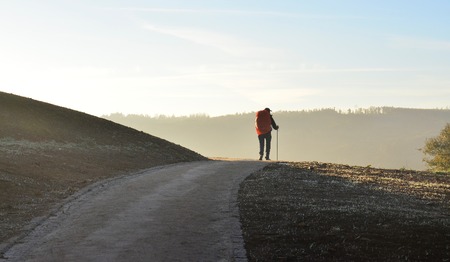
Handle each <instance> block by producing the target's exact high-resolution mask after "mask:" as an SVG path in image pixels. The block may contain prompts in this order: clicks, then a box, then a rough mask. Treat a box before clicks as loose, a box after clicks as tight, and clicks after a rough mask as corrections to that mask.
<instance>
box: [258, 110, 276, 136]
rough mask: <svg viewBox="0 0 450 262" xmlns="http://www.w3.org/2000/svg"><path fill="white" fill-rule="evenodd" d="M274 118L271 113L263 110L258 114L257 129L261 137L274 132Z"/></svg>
mask: <svg viewBox="0 0 450 262" xmlns="http://www.w3.org/2000/svg"><path fill="white" fill-rule="evenodd" d="M271 125H272V118H271V116H270V112H269V111H267V110H261V111H258V112H256V119H255V127H256V133H257V134H258V136H259V135H262V134H267V133H269V132H270V131H272V127H271Z"/></svg>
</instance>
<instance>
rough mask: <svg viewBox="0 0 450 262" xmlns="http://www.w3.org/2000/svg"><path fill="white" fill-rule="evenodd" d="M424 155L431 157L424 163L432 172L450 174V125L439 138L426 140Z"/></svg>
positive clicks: (449, 124)
mask: <svg viewBox="0 0 450 262" xmlns="http://www.w3.org/2000/svg"><path fill="white" fill-rule="evenodd" d="M423 153H424V154H425V155H429V157H427V156H426V157H425V158H424V161H425V162H426V163H427V164H428V166H429V167H430V169H431V170H433V171H438V172H450V123H448V124H447V125H446V126H445V128H444V129H443V130H442V131H441V133H440V134H439V136H437V137H434V138H430V139H427V140H426V143H425V147H424V148H423Z"/></svg>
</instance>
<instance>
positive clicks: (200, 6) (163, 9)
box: [0, 0, 450, 116]
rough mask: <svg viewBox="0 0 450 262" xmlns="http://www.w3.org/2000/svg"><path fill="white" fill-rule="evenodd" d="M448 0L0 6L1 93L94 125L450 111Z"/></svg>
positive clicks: (171, 0) (176, 0)
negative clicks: (102, 119)
mask: <svg viewBox="0 0 450 262" xmlns="http://www.w3.org/2000/svg"><path fill="white" fill-rule="evenodd" d="M449 10H450V2H449V1H443V0H436V1H416V0H413V1H411V0H408V1H407V0H399V1H388V0H381V1H375V2H371V1H357V0H344V1H332V0H318V1H301V0H299V1H297V0H295V1H294V0H286V1H255V0H251V1H206V0H195V1H180V0H165V1H156V0H150V1H141V0H131V1H119V0H111V1H87V0H80V1H59V2H58V1H47V0H43V1H26V2H24V1H2V2H1V3H0V36H1V38H2V42H1V44H0V46H1V48H0V70H1V72H2V77H1V78H0V90H1V91H4V92H9V93H13V94H17V95H21V96H26V97H30V98H33V99H36V100H40V101H44V102H48V103H52V104H55V105H59V106H64V107H68V108H71V109H75V110H78V111H82V112H86V113H89V114H92V115H96V116H101V115H105V114H110V113H114V112H122V113H125V114H147V115H162V114H164V115H175V116H182V115H191V114H208V115H210V116H221V115H228V114H235V113H238V112H252V111H256V110H259V109H261V108H265V107H271V108H272V109H273V110H275V111H290V110H305V109H317V108H337V109H341V110H347V109H355V108H369V107H383V106H387V107H401V108H427V109H428V108H429V109H434V108H448V107H449V106H450V102H449V101H450V88H449V84H450V34H448V30H447V28H448V27H449V26H450V16H449V15H448V13H449Z"/></svg>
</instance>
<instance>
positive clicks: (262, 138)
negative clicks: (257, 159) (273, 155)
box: [258, 132, 272, 158]
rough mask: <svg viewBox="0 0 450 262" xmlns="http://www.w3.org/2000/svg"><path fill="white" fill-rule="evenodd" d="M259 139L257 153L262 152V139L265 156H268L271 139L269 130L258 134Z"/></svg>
mask: <svg viewBox="0 0 450 262" xmlns="http://www.w3.org/2000/svg"><path fill="white" fill-rule="evenodd" d="M258 140H259V155H260V156H262V155H263V154H264V141H265V142H266V158H269V155H270V142H271V141H272V134H271V132H269V133H267V134H262V135H259V136H258Z"/></svg>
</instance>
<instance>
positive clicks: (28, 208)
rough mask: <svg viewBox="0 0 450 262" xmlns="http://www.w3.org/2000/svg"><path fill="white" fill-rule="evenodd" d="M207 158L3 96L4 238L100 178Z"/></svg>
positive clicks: (0, 225) (0, 209) (0, 221)
mask: <svg viewBox="0 0 450 262" xmlns="http://www.w3.org/2000/svg"><path fill="white" fill-rule="evenodd" d="M205 159H206V158H205V157H203V156H201V155H199V154H197V153H195V152H193V151H191V150H189V149H186V148H184V147H182V146H179V145H176V144H173V143H170V142H169V141H166V140H164V139H161V138H158V137H155V136H152V135H149V134H146V133H143V132H139V131H137V130H134V129H132V128H129V127H125V126H122V125H119V124H117V123H114V122H112V121H109V120H105V119H102V118H98V117H94V116H91V115H88V114H85V113H81V112H77V111H74V110H70V109H67V108H62V107H58V106H54V105H51V104H47V103H43V102H39V101H35V100H32V99H29V98H24V97H20V96H16V95H12V94H7V93H3V92H0V199H1V201H0V240H5V239H6V238H8V237H11V236H13V235H15V234H17V233H18V230H19V229H20V228H22V227H23V226H24V225H25V224H26V223H27V222H28V221H29V220H30V219H32V218H33V217H35V216H36V215H46V214H47V212H48V210H49V208H50V207H52V205H54V204H55V203H57V202H58V201H60V200H61V199H63V198H65V197H67V196H69V195H70V194H71V193H73V192H75V191H77V190H79V189H80V188H82V187H84V186H86V185H88V184H90V183H93V182H95V181H98V180H100V179H105V178H110V177H114V176H119V175H123V174H127V173H130V172H134V171H137V170H139V169H144V168H149V167H153V166H157V165H165V164H171V163H177V162H187V161H196V160H205ZM11 221H13V222H11ZM0 249H1V248H0Z"/></svg>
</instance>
